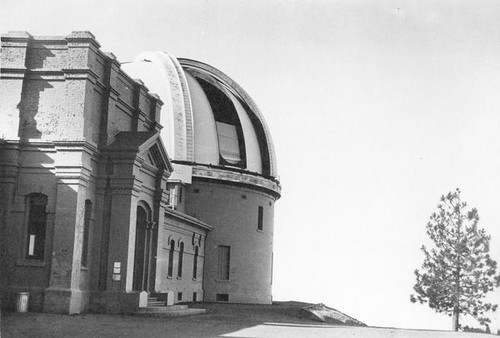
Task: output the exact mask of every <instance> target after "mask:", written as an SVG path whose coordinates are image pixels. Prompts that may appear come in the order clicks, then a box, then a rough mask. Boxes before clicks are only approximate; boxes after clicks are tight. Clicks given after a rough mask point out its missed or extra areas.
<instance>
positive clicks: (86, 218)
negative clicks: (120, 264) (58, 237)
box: [82, 200, 92, 267]
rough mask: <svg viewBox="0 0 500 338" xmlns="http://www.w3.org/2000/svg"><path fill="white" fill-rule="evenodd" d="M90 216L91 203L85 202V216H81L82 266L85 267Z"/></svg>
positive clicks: (87, 253)
mask: <svg viewBox="0 0 500 338" xmlns="http://www.w3.org/2000/svg"><path fill="white" fill-rule="evenodd" d="M91 215H92V202H91V201H90V200H86V201H85V214H84V216H83V243H82V266H83V267H87V263H88V255H89V233H90V217H91Z"/></svg>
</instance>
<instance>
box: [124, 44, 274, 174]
mask: <svg viewBox="0 0 500 338" xmlns="http://www.w3.org/2000/svg"><path fill="white" fill-rule="evenodd" d="M123 69H124V70H125V71H126V72H127V73H129V74H130V75H131V76H132V77H134V78H137V79H140V80H142V81H143V82H144V83H145V85H146V86H147V87H148V88H149V90H151V91H152V92H154V93H156V94H158V95H159V96H160V98H161V100H162V101H163V107H162V112H161V114H162V116H161V120H160V121H161V124H162V125H163V129H162V138H163V141H164V144H165V147H166V149H167V152H168V154H169V156H170V157H171V159H172V160H173V162H174V163H179V164H188V165H193V164H202V165H210V166H216V167H223V168H226V169H229V170H236V171H240V170H241V171H244V172H247V171H248V172H251V173H254V174H260V175H262V176H265V177H270V178H276V177H277V171H276V160H275V154H274V149H273V144H272V140H271V136H270V133H269V130H268V128H267V126H266V123H265V121H264V119H263V117H262V115H261V113H260V111H259V109H258V107H257V106H256V105H255V103H254V102H253V100H252V99H251V98H250V97H249V96H248V94H247V93H246V92H245V91H244V90H243V89H242V88H241V87H240V86H239V85H238V84H237V83H236V82H234V81H233V80H232V79H230V78H229V77H228V76H227V75H225V74H224V73H222V72H221V71H219V70H217V69H216V68H214V67H212V66H209V65H207V64H205V63H202V62H198V61H194V60H189V59H177V58H174V57H172V56H170V55H169V54H167V53H164V52H143V53H141V54H140V55H139V56H138V57H137V58H136V60H135V61H134V62H132V63H129V64H124V65H123Z"/></svg>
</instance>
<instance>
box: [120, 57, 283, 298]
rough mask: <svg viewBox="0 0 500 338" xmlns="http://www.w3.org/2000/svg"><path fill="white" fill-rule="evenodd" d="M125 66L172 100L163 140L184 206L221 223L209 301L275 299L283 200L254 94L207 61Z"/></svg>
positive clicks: (208, 280) (210, 242)
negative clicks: (277, 206)
mask: <svg viewBox="0 0 500 338" xmlns="http://www.w3.org/2000/svg"><path fill="white" fill-rule="evenodd" d="M124 69H125V70H126V71H127V72H128V73H129V74H131V75H132V76H133V77H135V78H139V79H141V80H142V81H143V82H144V83H145V84H146V86H147V87H148V88H149V89H150V90H151V91H152V92H155V93H157V94H158V95H159V96H160V98H161V99H162V101H163V102H164V103H165V104H164V106H163V108H162V117H161V124H162V125H163V126H164V129H163V131H162V139H163V142H164V144H165V148H166V149H167V151H168V152H169V155H170V157H171V159H172V163H173V165H174V172H173V174H172V176H171V180H170V181H171V183H172V184H177V185H178V187H179V188H180V189H182V191H184V194H183V196H184V201H183V202H182V209H183V210H182V211H183V212H185V213H186V214H188V215H190V216H193V217H196V218H197V219H199V220H201V221H203V222H206V223H208V224H210V225H211V226H213V230H212V231H211V232H210V233H209V234H208V236H207V243H206V248H205V266H204V288H205V290H204V296H205V299H204V300H205V301H221V302H241V303H270V302H271V300H272V296H271V284H272V256H273V228H274V203H275V202H276V200H277V199H279V197H280V192H281V186H280V183H279V181H278V179H277V168H276V159H275V154H274V149H273V144H272V139H271V135H270V133H269V130H268V127H267V126H266V123H265V121H264V118H263V116H262V115H261V113H260V111H259V109H258V107H257V106H256V104H255V103H254V102H253V100H252V99H251V98H250V97H249V96H248V94H247V93H246V92H245V91H244V90H243V89H242V88H241V87H240V86H239V85H238V84H237V83H236V82H234V81H233V80H232V79H230V78H229V77H228V76H227V75H225V74H224V73H222V72H221V71H219V70H218V69H216V68H214V67H212V66H209V65H207V64H204V63H202V62H198V61H194V60H189V59H177V58H174V57H172V56H170V55H168V54H167V53H164V52H144V53H142V54H141V55H139V57H138V58H137V59H136V61H135V62H133V63H131V64H127V65H124Z"/></svg>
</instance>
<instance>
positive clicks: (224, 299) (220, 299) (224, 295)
mask: <svg viewBox="0 0 500 338" xmlns="http://www.w3.org/2000/svg"><path fill="white" fill-rule="evenodd" d="M216 297H217V298H216V299H217V301H218V302H229V295H228V294H227V293H218V294H217V296H216Z"/></svg>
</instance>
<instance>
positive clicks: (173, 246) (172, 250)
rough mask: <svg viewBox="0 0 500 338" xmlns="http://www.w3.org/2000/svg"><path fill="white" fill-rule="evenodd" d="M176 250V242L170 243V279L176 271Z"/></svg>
mask: <svg viewBox="0 0 500 338" xmlns="http://www.w3.org/2000/svg"><path fill="white" fill-rule="evenodd" d="M174 249H175V241H174V240H171V241H170V251H169V253H168V277H172V275H173V271H174Z"/></svg>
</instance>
